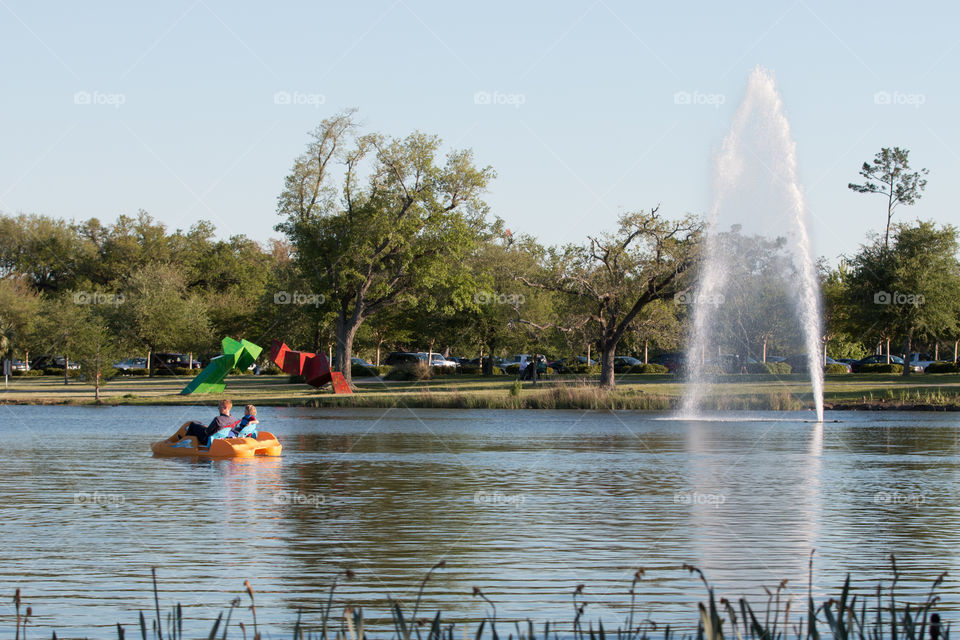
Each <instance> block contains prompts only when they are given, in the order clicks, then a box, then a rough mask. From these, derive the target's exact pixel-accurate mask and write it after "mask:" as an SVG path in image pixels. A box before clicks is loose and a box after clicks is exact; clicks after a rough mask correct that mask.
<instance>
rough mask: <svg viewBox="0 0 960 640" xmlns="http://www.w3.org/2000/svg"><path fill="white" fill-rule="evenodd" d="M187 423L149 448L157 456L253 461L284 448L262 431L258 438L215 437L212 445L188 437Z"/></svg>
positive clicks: (275, 439) (194, 437)
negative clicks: (206, 445) (201, 443)
mask: <svg viewBox="0 0 960 640" xmlns="http://www.w3.org/2000/svg"><path fill="white" fill-rule="evenodd" d="M189 424H190V423H189V422H185V423H184V424H183V426H181V427H180V428H179V429H178V430H177V432H176V433H175V434H173V435H172V436H170V437H169V438H167V439H166V440H160V441H158V442H154V443H153V444H151V445H150V448H151V449H152V450H153V455H155V456H187V457H203V458H252V457H254V456H279V455H280V452H281V450H282V449H283V447H282V446H281V444H280V443H279V442H278V441H277V438H276V437H275V436H274V435H273V434H272V433H269V432H267V431H259V432H258V433H257V437H256V438H216V439H214V440H211V441H210V446H208V447H204V446H201V445H200V444H199V443H198V442H197V438H196V436H188V435H187V434H186V432H187V426H188V425H189Z"/></svg>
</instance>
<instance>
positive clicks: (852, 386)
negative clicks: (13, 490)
mask: <svg viewBox="0 0 960 640" xmlns="http://www.w3.org/2000/svg"><path fill="white" fill-rule="evenodd" d="M411 371H412V370H411ZM413 373H416V372H413ZM388 378H389V379H388ZM187 380H188V379H187V378H181V377H178V376H169V377H157V378H147V377H144V376H117V377H115V378H113V379H112V380H110V381H109V382H108V383H107V384H106V385H104V386H102V387H101V389H100V395H101V402H100V403H99V404H106V405H166V404H169V405H179V404H184V403H186V402H187V398H185V397H184V396H181V395H180V390H181V389H182V388H183V386H184V385H185V384H186V381H187ZM361 380H362V381H361ZM711 382H712V383H713V384H714V387H713V388H712V391H711V393H710V394H709V395H708V396H707V397H706V398H705V399H704V403H703V405H702V408H703V409H704V410H706V411H729V410H733V411H737V410H740V411H743V410H768V411H803V410H811V409H812V407H813V399H812V395H811V393H810V387H809V381H808V380H807V379H806V377H805V376H803V375H800V374H788V375H780V374H770V373H766V374H764V373H758V374H744V375H732V374H731V375H719V376H716V377H715V378H714V379H713V380H712V381H711ZM826 382H827V384H826V389H825V394H824V404H825V407H826V408H827V409H834V410H909V411H960V375H957V374H927V375H916V376H911V377H910V378H908V379H903V378H900V377H899V376H895V375H891V374H882V373H881V374H853V375H851V374H843V375H833V376H827V381H826ZM354 388H355V393H354V394H353V395H349V396H337V395H333V394H332V393H330V391H329V389H328V388H324V389H314V388H312V387H309V386H307V385H306V384H304V383H303V381H302V379H300V378H298V377H295V376H285V375H284V376H280V375H261V376H253V375H236V376H231V377H230V378H228V380H227V391H226V392H224V393H223V394H209V395H192V396H190V397H189V404H197V403H201V404H210V405H213V404H216V402H217V400H219V399H220V397H223V396H226V397H230V398H231V399H232V400H233V401H234V403H250V404H257V405H260V406H283V407H294V406H301V407H302V406H306V407H361V408H393V407H400V408H438V409H575V410H595V411H616V410H632V411H672V410H675V409H677V408H679V406H680V404H681V403H682V401H683V398H684V396H685V394H686V392H687V388H686V383H685V381H684V380H683V379H682V378H677V377H676V376H673V375H669V374H663V373H646V374H625V375H621V376H619V377H618V378H617V386H616V388H614V389H604V388H602V387H600V386H599V383H598V379H597V378H596V377H595V376H590V375H552V376H548V377H546V378H544V379H541V380H540V381H538V382H537V383H536V384H534V383H532V382H530V381H521V380H520V379H518V378H516V377H512V376H507V375H500V376H492V377H485V376H479V375H476V376H471V375H463V374H447V375H434V374H430V373H427V374H426V377H424V378H419V377H417V376H416V375H414V376H412V377H400V378H399V379H398V378H397V377H394V376H385V377H384V378H381V377H368V378H366V379H363V378H358V382H356V383H355V385H354ZM92 389H93V388H92V385H89V384H88V383H86V382H83V381H76V380H71V381H70V382H69V384H64V380H63V379H62V378H59V379H57V378H51V377H47V376H38V377H34V376H22V377H18V378H15V379H13V380H11V382H10V385H9V387H8V388H7V389H0V404H97V403H96V402H95V400H94V394H93V391H92Z"/></svg>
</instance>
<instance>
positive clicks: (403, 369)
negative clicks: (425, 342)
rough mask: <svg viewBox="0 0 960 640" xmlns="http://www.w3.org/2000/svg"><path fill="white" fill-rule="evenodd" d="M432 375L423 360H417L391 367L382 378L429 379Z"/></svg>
mask: <svg viewBox="0 0 960 640" xmlns="http://www.w3.org/2000/svg"><path fill="white" fill-rule="evenodd" d="M432 375H433V371H432V370H431V368H430V367H429V366H427V364H426V363H425V362H417V363H416V364H402V365H398V366H396V367H391V368H390V371H388V372H387V374H386V375H385V376H384V380H429V379H430V378H431V377H432Z"/></svg>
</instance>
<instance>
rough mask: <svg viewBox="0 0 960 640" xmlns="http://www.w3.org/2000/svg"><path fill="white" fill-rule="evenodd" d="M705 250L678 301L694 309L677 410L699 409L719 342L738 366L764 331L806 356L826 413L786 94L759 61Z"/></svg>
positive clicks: (816, 305) (721, 162)
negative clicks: (689, 289) (693, 283)
mask: <svg viewBox="0 0 960 640" xmlns="http://www.w3.org/2000/svg"><path fill="white" fill-rule="evenodd" d="M704 251H705V254H704V261H703V264H702V269H701V275H700V279H699V282H698V286H697V288H696V291H695V293H694V295H693V296H688V297H686V298H685V299H684V301H685V302H692V303H693V304H694V307H693V330H692V333H691V336H690V341H689V347H688V350H687V371H688V375H689V380H690V381H689V384H688V385H687V395H686V397H685V399H684V404H683V407H682V410H681V415H682V416H684V417H696V416H698V415H700V411H702V404H703V401H704V399H705V397H706V395H707V393H708V392H709V390H710V385H711V379H712V377H713V374H714V373H716V372H717V371H718V370H723V369H724V365H725V363H726V362H728V361H729V360H731V359H730V358H726V360H725V356H724V355H723V351H724V349H725V348H727V349H728V350H730V349H736V357H735V358H733V359H732V361H734V362H737V363H739V364H740V366H744V365H745V364H746V363H745V362H744V361H743V357H748V358H754V359H756V360H762V359H763V358H765V357H766V355H767V353H766V345H767V339H768V337H769V338H771V339H773V340H774V341H775V342H776V343H777V344H779V345H782V346H783V347H782V348H792V349H794V350H795V351H796V352H801V353H804V354H805V361H806V368H807V369H808V370H809V372H810V383H811V386H812V390H813V398H814V403H815V408H816V416H817V421H822V420H823V353H822V348H821V320H820V318H821V314H820V295H819V282H818V278H817V272H816V265H815V262H814V258H813V253H812V249H811V246H810V235H809V224H808V212H807V207H806V202H805V200H804V196H803V191H802V189H801V188H800V184H799V179H798V176H797V154H796V145H795V143H794V141H793V139H792V138H791V135H790V124H789V122H788V121H787V118H786V116H785V115H784V108H783V101H782V100H781V98H780V94H779V93H778V92H777V88H776V83H775V82H774V78H773V75H772V74H771V73H770V72H769V71H767V70H765V69H762V68H760V67H757V68H756V69H755V70H754V71H753V73H752V74H751V75H750V80H749V82H748V84H747V91H746V95H745V97H744V99H743V101H742V102H741V104H740V106H739V107H738V108H737V111H736V114H735V116H734V120H733V125H732V127H731V129H730V133H729V134H728V135H727V137H726V138H725V139H724V141H723V146H722V147H721V149H720V153H719V155H718V157H717V160H716V167H715V178H714V199H713V206H712V208H711V210H710V215H709V219H708V221H707V237H706V244H705V248H704ZM781 302H782V304H781ZM782 312H783V313H785V314H786V316H788V317H780V314H781V313H782ZM758 313H759V315H761V316H762V315H764V314H766V315H767V317H766V318H763V317H759V318H758V317H756V316H757V315H758ZM751 314H752V316H753V317H751V318H749V319H747V320H745V316H750V315H751ZM747 325H749V326H747ZM759 336H763V338H762V340H763V347H762V348H760V347H758V343H759V341H760V339H761V338H760V337H759Z"/></svg>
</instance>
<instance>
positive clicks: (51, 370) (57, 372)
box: [43, 367, 81, 378]
mask: <svg viewBox="0 0 960 640" xmlns="http://www.w3.org/2000/svg"><path fill="white" fill-rule="evenodd" d="M43 375H45V376H60V377H61V378H62V377H63V367H47V368H46V369H44V370H43ZM80 375H81V374H80V370H79V369H70V373H68V374H67V377H69V378H79V377H80Z"/></svg>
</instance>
